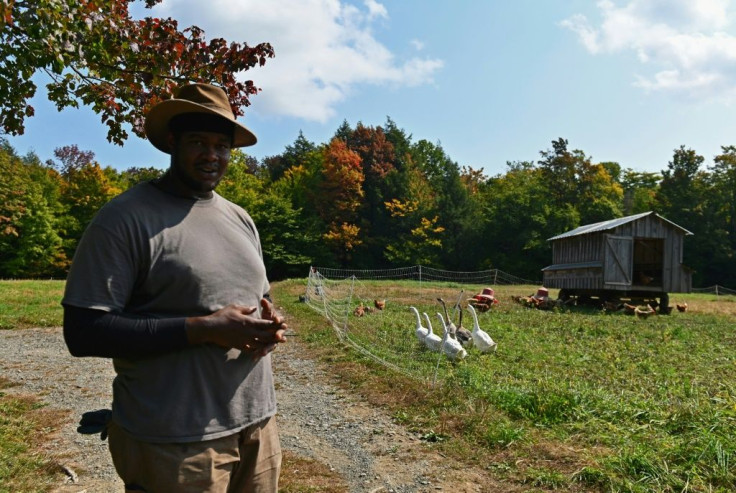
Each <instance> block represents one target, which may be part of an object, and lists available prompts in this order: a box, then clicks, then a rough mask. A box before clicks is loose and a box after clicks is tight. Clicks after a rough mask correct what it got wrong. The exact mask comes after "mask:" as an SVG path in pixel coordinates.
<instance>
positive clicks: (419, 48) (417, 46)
mask: <svg viewBox="0 0 736 493" xmlns="http://www.w3.org/2000/svg"><path fill="white" fill-rule="evenodd" d="M409 42H410V43H411V45H412V46H413V47H414V49H415V50H417V51H422V50H423V49H424V43H422V42H421V41H419V40H418V39H412V40H411V41H409Z"/></svg>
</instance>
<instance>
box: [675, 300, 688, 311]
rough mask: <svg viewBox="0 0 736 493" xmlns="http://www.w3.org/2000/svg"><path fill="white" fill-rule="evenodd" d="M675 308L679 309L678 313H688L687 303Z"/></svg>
mask: <svg viewBox="0 0 736 493" xmlns="http://www.w3.org/2000/svg"><path fill="white" fill-rule="evenodd" d="M675 306H676V307H677V311H678V312H686V311H687V302H683V303H676V304H675Z"/></svg>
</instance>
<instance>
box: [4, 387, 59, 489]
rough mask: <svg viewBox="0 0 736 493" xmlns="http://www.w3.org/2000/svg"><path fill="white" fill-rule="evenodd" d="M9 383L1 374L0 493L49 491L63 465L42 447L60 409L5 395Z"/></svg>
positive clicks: (28, 398) (33, 400)
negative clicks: (41, 449)
mask: <svg viewBox="0 0 736 493" xmlns="http://www.w3.org/2000/svg"><path fill="white" fill-rule="evenodd" d="M10 385H11V383H10V382H9V381H7V380H6V379H5V378H2V377H0V493H11V492H18V491H23V492H42V491H49V490H50V489H51V487H52V484H53V483H54V481H55V480H56V482H57V483H58V479H59V472H60V469H59V468H58V465H57V464H56V462H55V461H54V460H53V459H52V458H50V457H48V456H47V455H45V454H43V453H41V452H39V449H40V447H41V445H42V443H43V442H44V441H45V440H46V439H47V436H46V435H47V433H49V432H51V431H52V430H53V429H54V426H55V424H54V423H56V422H58V418H59V416H58V413H54V412H50V411H47V410H44V409H43V406H42V405H41V404H40V403H39V401H38V400H36V399H35V398H32V397H17V396H10V395H6V394H5V393H4V392H2V389H5V388H7V387H8V386H10Z"/></svg>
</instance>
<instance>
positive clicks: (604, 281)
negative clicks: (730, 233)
mask: <svg viewBox="0 0 736 493" xmlns="http://www.w3.org/2000/svg"><path fill="white" fill-rule="evenodd" d="M691 234H692V233H691V232H690V231H688V230H686V229H685V228H683V227H681V226H678V225H677V224H675V223H673V222H672V221H669V220H667V219H665V218H663V217H662V216H660V215H658V214H656V213H654V212H651V211H650V212H644V213H642V214H635V215H633V216H627V217H622V218H619V219H611V220H610V221H603V222H600V223H595V224H588V225H586V226H580V227H579V228H576V229H573V230H572V231H568V232H567V233H563V234H561V235H557V236H554V237H552V238H549V240H548V241H550V242H551V243H552V262H553V264H552V265H550V266H547V267H545V268H544V269H542V273H543V276H544V281H543V282H544V286H546V287H548V288H559V289H560V295H559V297H560V299H568V298H570V297H571V296H576V297H597V298H600V299H604V300H609V299H610V300H613V299H622V298H630V299H642V300H654V299H655V298H660V301H659V305H660V306H661V307H662V308H663V310H662V311H666V310H667V306H668V303H669V296H668V293H689V292H690V290H691V288H692V270H691V269H689V268H688V267H686V266H684V265H683V264H682V254H683V247H684V238H685V236H687V235H691Z"/></svg>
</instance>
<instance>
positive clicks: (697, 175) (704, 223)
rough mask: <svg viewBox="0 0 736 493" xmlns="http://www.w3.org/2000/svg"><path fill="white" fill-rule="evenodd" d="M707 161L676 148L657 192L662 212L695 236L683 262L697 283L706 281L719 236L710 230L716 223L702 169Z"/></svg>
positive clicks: (688, 240)
mask: <svg viewBox="0 0 736 493" xmlns="http://www.w3.org/2000/svg"><path fill="white" fill-rule="evenodd" d="M704 161H705V159H704V158H703V156H701V155H699V154H698V153H696V152H695V151H694V150H693V149H686V148H685V146H684V145H683V146H680V147H679V148H678V149H675V151H674V154H673V156H672V161H670V162H669V163H668V164H667V169H666V170H663V171H662V182H661V183H660V185H659V190H658V192H657V202H658V203H659V212H660V213H661V214H662V215H663V216H664V217H666V218H667V219H669V220H670V221H673V222H675V223H676V224H679V225H680V226H682V227H684V228H685V229H687V230H689V231H690V232H692V233H693V234H694V235H695V236H694V237H692V238H688V239H687V241H686V248H685V252H684V262H685V264H687V265H689V266H691V267H692V268H694V269H695V271H696V272H695V275H694V276H693V280H694V282H696V284H697V283H698V282H702V281H703V280H704V277H705V274H706V272H707V270H708V259H709V257H710V256H711V254H712V251H713V246H714V245H713V243H712V242H713V241H714V240H715V237H716V235H715V234H714V231H712V230H711V228H712V227H713V224H714V223H713V220H712V218H711V216H712V212H711V210H710V209H709V207H708V202H709V201H708V197H709V195H710V193H711V190H710V185H709V183H708V177H707V175H706V173H705V172H704V171H703V170H701V169H700V167H701V165H702V164H703V162H704ZM716 243H719V242H718V241H716Z"/></svg>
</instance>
